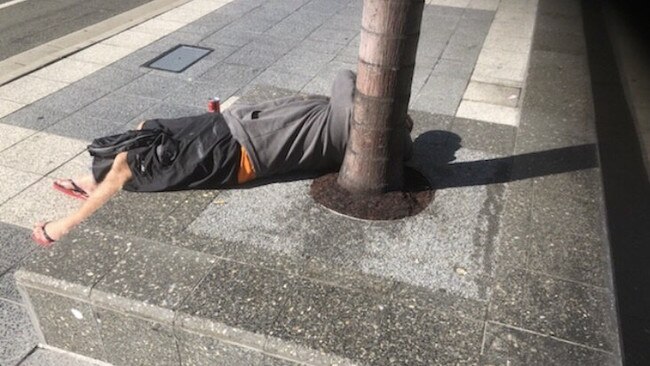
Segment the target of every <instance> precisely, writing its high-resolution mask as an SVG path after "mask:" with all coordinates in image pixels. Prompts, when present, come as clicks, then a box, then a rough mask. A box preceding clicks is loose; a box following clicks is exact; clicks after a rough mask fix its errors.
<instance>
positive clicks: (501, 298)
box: [488, 269, 618, 352]
mask: <svg viewBox="0 0 650 366" xmlns="http://www.w3.org/2000/svg"><path fill="white" fill-rule="evenodd" d="M613 310H614V301H613V298H612V296H611V294H610V293H608V291H606V290H604V289H602V288H598V287H592V286H588V285H583V284H579V283H575V282H569V281H565V280H560V279H555V278H552V277H549V276H547V275H540V274H535V273H532V272H528V271H525V270H520V269H508V270H504V271H503V272H502V273H500V274H499V275H498V277H497V280H496V285H495V288H494V295H493V297H492V300H491V303H490V309H489V315H488V318H489V320H494V321H496V322H499V323H501V324H506V325H510V326H514V327H517V328H524V329H529V330H532V331H535V332H536V333H539V334H543V335H548V336H553V337H557V338H559V339H563V340H566V341H570V342H574V343H578V344H582V345H585V346H588V347H591V348H595V349H600V350H603V351H606V352H616V350H617V349H618V343H617V336H616V332H617V331H616V319H615V318H614V314H615V313H614V311H613Z"/></svg>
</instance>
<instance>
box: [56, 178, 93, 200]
mask: <svg viewBox="0 0 650 366" xmlns="http://www.w3.org/2000/svg"><path fill="white" fill-rule="evenodd" d="M54 184H55V186H59V187H61V188H63V189H64V190H67V191H68V192H64V193H67V194H71V193H72V194H71V195H75V196H79V198H83V199H85V198H88V196H89V195H90V194H91V193H92V192H93V191H94V190H95V188H97V183H96V182H95V178H94V177H93V176H92V174H88V175H84V176H82V177H77V178H75V179H57V180H55V181H54ZM59 190H61V189H59ZM70 192H71V193H70Z"/></svg>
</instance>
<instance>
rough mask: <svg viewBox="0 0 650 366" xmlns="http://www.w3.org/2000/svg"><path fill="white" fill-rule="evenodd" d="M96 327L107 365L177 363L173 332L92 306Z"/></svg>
mask: <svg viewBox="0 0 650 366" xmlns="http://www.w3.org/2000/svg"><path fill="white" fill-rule="evenodd" d="M95 309H96V310H95V311H96V316H97V322H98V329H99V332H100V333H101V339H102V341H103V346H104V348H105V349H106V361H108V362H109V363H110V364H111V365H116V366H117V365H134V364H140V365H153V364H155V365H179V364H180V358H179V355H178V352H177V345H176V343H177V342H176V338H175V336H174V331H173V329H172V327H170V326H169V325H165V324H161V323H157V322H151V321H148V320H143V319H140V318H135V317H125V316H124V315H123V314H120V313H118V312H113V311H110V310H106V309H103V308H101V307H96V308H95Z"/></svg>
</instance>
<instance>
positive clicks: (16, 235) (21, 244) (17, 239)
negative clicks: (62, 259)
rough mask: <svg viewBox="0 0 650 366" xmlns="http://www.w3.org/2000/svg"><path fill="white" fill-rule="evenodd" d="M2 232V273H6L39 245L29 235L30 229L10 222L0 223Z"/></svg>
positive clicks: (0, 268) (0, 259) (0, 266)
mask: <svg viewBox="0 0 650 366" xmlns="http://www.w3.org/2000/svg"><path fill="white" fill-rule="evenodd" d="M0 233H2V239H1V240H0V244H2V258H0V273H3V274H4V273H5V272H7V271H9V270H11V269H12V268H15V267H17V265H18V264H19V263H20V262H21V261H22V260H23V259H24V258H25V257H27V256H28V255H29V254H30V253H32V252H34V251H35V250H36V249H37V248H38V247H37V246H36V244H34V243H32V242H31V241H30V239H29V237H28V235H27V234H28V233H29V231H28V230H26V229H24V228H21V227H18V226H14V225H10V224H6V223H2V224H0Z"/></svg>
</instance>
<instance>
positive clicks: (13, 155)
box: [0, 132, 86, 175]
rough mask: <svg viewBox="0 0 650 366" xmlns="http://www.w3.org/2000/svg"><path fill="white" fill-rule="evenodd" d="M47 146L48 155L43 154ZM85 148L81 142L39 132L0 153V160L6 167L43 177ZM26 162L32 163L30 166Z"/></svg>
mask: <svg viewBox="0 0 650 366" xmlns="http://www.w3.org/2000/svg"><path fill="white" fill-rule="evenodd" d="M45 146H47V147H48V153H47V155H44V154H43V147H45ZM85 148H86V144H85V143H84V142H83V141H81V140H77V139H72V138H68V137H63V136H56V135H51V134H48V133H44V132H39V133H37V134H34V135H31V136H29V137H28V138H26V139H24V140H22V141H20V142H18V143H17V144H15V145H13V146H11V147H9V148H8V149H5V150H4V151H2V152H0V159H1V160H2V161H3V165H4V166H6V167H10V168H14V169H17V170H21V171H27V172H32V173H36V174H41V175H43V174H47V173H48V172H50V171H51V170H53V169H54V168H57V167H58V166H59V165H61V164H63V163H65V162H66V161H68V160H70V159H72V158H73V157H74V156H76V155H77V154H79V152H81V151H83V150H84V149H85ZM26 162H30V164H29V166H26V165H25V163H26Z"/></svg>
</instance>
